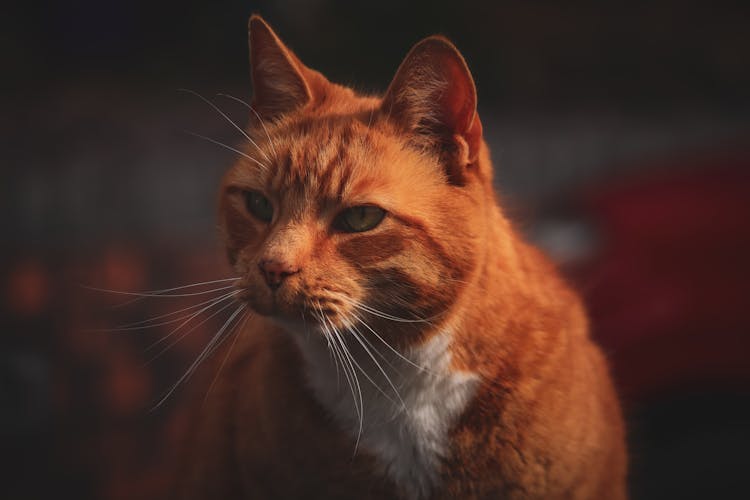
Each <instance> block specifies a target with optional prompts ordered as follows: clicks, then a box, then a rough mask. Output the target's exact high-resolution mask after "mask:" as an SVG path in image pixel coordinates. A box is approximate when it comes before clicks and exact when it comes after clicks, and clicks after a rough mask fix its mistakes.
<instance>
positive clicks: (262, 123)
mask: <svg viewBox="0 0 750 500" xmlns="http://www.w3.org/2000/svg"><path fill="white" fill-rule="evenodd" d="M259 22H260V23H262V21H259ZM256 24H257V23H256ZM251 48H254V52H253V71H254V73H253V78H254V83H255V88H256V96H255V100H254V103H253V104H254V107H255V109H257V110H259V111H260V116H259V118H260V119H259V120H257V121H254V122H252V123H251V127H250V130H249V134H250V137H251V138H252V142H253V143H254V144H253V143H250V141H248V143H247V144H245V146H244V147H243V151H244V152H245V156H243V157H242V158H241V159H240V160H239V161H238V162H237V163H236V164H235V165H234V166H233V167H232V168H231V169H230V171H229V172H228V173H227V174H226V176H225V178H224V181H223V184H222V191H221V202H220V222H221V226H222V228H223V232H224V234H225V242H226V246H227V251H228V254H229V256H230V260H231V261H232V263H233V265H234V266H235V268H236V270H237V271H238V272H239V273H240V275H241V276H242V279H241V286H242V288H243V291H242V294H241V296H242V298H243V299H244V300H246V301H247V302H248V304H249V305H250V307H251V308H252V309H253V310H255V311H257V312H258V313H260V314H262V315H266V316H270V317H272V318H274V319H275V320H276V321H278V322H279V323H281V324H282V325H285V326H287V327H288V328H290V329H297V330H307V331H314V330H317V331H319V332H325V331H326V330H333V329H334V328H335V329H336V330H339V331H343V332H346V331H347V329H348V328H354V329H359V330H360V331H363V332H364V331H367V330H368V329H369V328H372V329H374V330H376V331H377V332H379V333H380V334H382V335H384V336H388V337H390V339H389V340H390V341H393V342H396V343H400V344H402V345H403V344H408V343H410V342H412V341H415V340H416V339H417V338H418V337H419V332H421V331H423V330H425V326H426V325H429V324H430V323H431V322H436V321H438V319H437V318H439V317H440V316H441V314H442V313H443V312H445V311H447V310H448V309H449V308H450V307H451V305H452V304H453V303H454V301H455V300H456V297H457V295H458V294H459V293H460V290H461V289H462V287H463V286H464V284H465V281H466V278H467V275H468V274H469V273H470V272H471V270H472V269H473V268H474V266H475V261H476V253H477V245H476V237H475V235H476V233H477V231H478V229H479V225H481V224H482V217H481V215H482V214H481V213H478V212H480V211H481V207H480V204H479V203H478V202H477V199H476V198H477V196H476V194H477V193H478V192H479V190H478V189H473V188H472V186H473V185H474V184H476V182H475V180H472V179H470V178H468V177H464V178H463V180H461V179H459V178H456V177H455V175H457V174H456V172H453V173H452V171H451V169H452V168H453V169H455V168H456V167H455V164H456V163H460V161H459V160H456V159H455V158H456V156H455V155H460V154H466V155H470V154H471V151H470V147H469V146H466V142H465V141H464V142H463V146H462V144H461V143H459V144H458V145H457V146H455V147H454V148H453V149H451V145H450V144H447V143H446V144H441V145H439V146H438V147H437V148H435V147H432V146H434V144H432V145H431V146H430V147H427V146H425V143H424V141H423V140H424V139H425V137H424V136H423V135H419V137H417V135H416V133H410V132H409V131H408V130H406V129H405V126H404V122H405V121H408V117H407V116H406V113H407V112H408V111H409V110H408V109H405V110H402V109H399V106H404V104H403V103H402V102H401V101H399V100H398V99H399V98H401V97H402V95H403V92H404V89H403V88H399V87H398V86H397V85H396V84H395V83H394V84H393V85H392V88H391V89H389V92H388V93H387V95H386V97H385V98H384V99H382V100H381V99H375V98H367V97H358V96H355V95H354V93H353V92H352V91H351V90H349V89H346V88H344V87H340V86H338V85H334V84H332V83H330V82H328V81H327V80H325V79H324V78H323V77H322V76H321V75H319V74H318V73H315V72H313V71H312V70H309V69H308V68H305V67H304V66H302V65H301V63H299V61H298V60H297V59H296V57H294V56H293V55H292V54H291V53H290V52H288V49H286V48H285V47H284V46H283V45H281V42H280V41H279V40H278V38H276V37H275V35H273V33H272V32H271V31H270V29H269V28H268V27H267V26H266V25H265V24H264V23H262V24H257V25H256V26H253V24H252V22H251ZM454 50H455V49H454ZM456 55H457V53H456ZM458 57H459V58H460V56H458ZM272 58H275V59H272ZM407 62H408V58H407ZM461 62H463V61H462V60H461ZM272 63H273V64H272ZM283 63H286V64H288V65H289V67H287V68H285V67H284V64H283ZM404 64H406V62H405V63H404ZM268 68H270V70H269V69H268ZM279 68H281V71H280V70H279ZM269 71H270V72H269ZM402 71H403V66H402V69H401V70H399V74H401V73H402ZM467 74H468V73H467ZM398 78H399V75H397V78H396V80H394V82H396V81H397V80H398ZM469 78H470V77H469ZM264 85H265V87H264ZM405 85H411V83H409V82H407V83H406V84H405ZM394 86H395V87H394ZM274 88H276V89H280V91H281V92H283V95H281V96H274V95H273V91H274ZM394 88H395V90H394ZM472 89H473V86H472ZM407 90H408V88H407ZM294 92H298V93H299V95H297V96H294V95H292V96H290V93H292V94H293V93H294ZM259 98H264V99H265V101H259ZM269 102H270V103H269ZM394 108H395V109H394ZM472 113H474V112H473V109H472ZM411 119H412V120H413V119H414V118H413V117H412V118H411ZM477 121H478V120H477ZM423 132H424V131H420V134H422V133H423ZM441 133H442V132H441ZM480 133H481V132H480ZM433 135H434V134H433ZM417 138H419V139H420V141H422V143H419V141H417V140H416V139H417ZM438 139H439V138H438ZM438 139H436V138H435V137H432V138H429V140H430V141H432V142H433V143H434V142H435V141H436V140H438ZM459 142H460V141H459ZM464 146H465V147H464ZM462 147H464V149H463V150H462V149H461V148H462ZM440 151H443V152H444V151H449V152H450V153H451V155H453V156H451V155H446V154H443V153H441V152H440ZM450 162H453V163H452V164H450V165H449V164H448V163H450ZM459 167H461V165H459ZM458 174H460V172H458ZM410 332H411V333H410ZM399 335H400V338H399V337H398V336H399Z"/></svg>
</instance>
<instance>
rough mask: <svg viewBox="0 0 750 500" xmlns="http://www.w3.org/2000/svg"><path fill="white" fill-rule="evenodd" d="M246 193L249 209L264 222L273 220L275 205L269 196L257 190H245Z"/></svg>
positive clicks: (246, 202)
mask: <svg viewBox="0 0 750 500" xmlns="http://www.w3.org/2000/svg"><path fill="white" fill-rule="evenodd" d="M244 195H245V207H246V208H247V211H248V212H250V213H251V214H252V215H254V216H255V217H256V218H258V219H259V220H261V221H263V222H271V218H272V217H273V205H271V202H270V201H268V198H266V197H265V196H263V195H262V194H260V193H259V192H257V191H245V192H244Z"/></svg>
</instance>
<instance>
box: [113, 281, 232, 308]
mask: <svg viewBox="0 0 750 500" xmlns="http://www.w3.org/2000/svg"><path fill="white" fill-rule="evenodd" d="M237 279H238V278H223V279H218V280H212V281H204V282H201V283H190V284H188V285H182V286H176V287H173V288H163V289H161V290H145V291H142V292H141V293H159V294H161V293H166V292H174V291H177V290H184V289H186V288H195V287H199V286H205V285H213V284H216V283H225V282H227V281H235V280H237ZM143 298H144V297H136V298H134V299H132V300H128V301H127V302H123V303H122V304H118V305H116V306H114V307H115V308H119V307H125V306H128V305H130V304H133V303H135V302H138V301H139V300H143Z"/></svg>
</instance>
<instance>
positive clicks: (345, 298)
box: [339, 295, 430, 324]
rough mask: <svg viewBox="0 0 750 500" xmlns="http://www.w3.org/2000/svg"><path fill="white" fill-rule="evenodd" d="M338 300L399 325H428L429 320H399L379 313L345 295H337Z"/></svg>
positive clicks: (396, 317)
mask: <svg viewBox="0 0 750 500" xmlns="http://www.w3.org/2000/svg"><path fill="white" fill-rule="evenodd" d="M339 298H341V299H342V300H343V301H344V302H348V303H349V304H350V305H352V306H354V307H356V308H357V309H361V310H363V311H366V312H369V313H370V314H372V315H374V316H378V317H379V318H383V319H389V320H391V321H396V322H399V323H428V324H429V323H430V321H429V320H426V319H423V318H419V319H406V318H399V317H398V316H393V315H391V314H388V313H385V312H383V311H379V310H377V309H375V308H373V307H370V306H367V305H365V304H362V303H361V302H359V301H357V300H354V299H352V298H350V297H347V296H345V295H339Z"/></svg>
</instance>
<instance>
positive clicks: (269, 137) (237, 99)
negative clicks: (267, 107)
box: [216, 94, 279, 161]
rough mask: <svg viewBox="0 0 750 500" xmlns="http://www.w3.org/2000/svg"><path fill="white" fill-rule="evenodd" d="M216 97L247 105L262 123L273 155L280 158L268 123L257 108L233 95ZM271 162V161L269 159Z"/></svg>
mask: <svg viewBox="0 0 750 500" xmlns="http://www.w3.org/2000/svg"><path fill="white" fill-rule="evenodd" d="M216 95H218V96H221V97H227V98H229V99H233V100H235V101H237V102H239V103H240V104H243V105H245V107H247V109H249V110H250V111H252V112H253V113H254V114H255V117H256V118H258V121H259V122H260V125H261V127H263V131H264V132H265V133H266V137H267V138H268V143H269V144H270V145H271V150H272V151H273V155H274V156H275V157H277V158H278V156H279V155H278V154H277V153H276V146H274V143H273V140H272V139H271V134H269V133H268V129H267V128H266V123H265V122H264V121H263V118H261V117H260V115H259V114H258V112H257V111H255V108H253V107H252V106H250V105H249V104H248V103H247V102H245V101H243V100H242V99H240V98H239V97H234V96H233V95H229V94H216ZM269 161H271V160H270V159H269Z"/></svg>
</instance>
